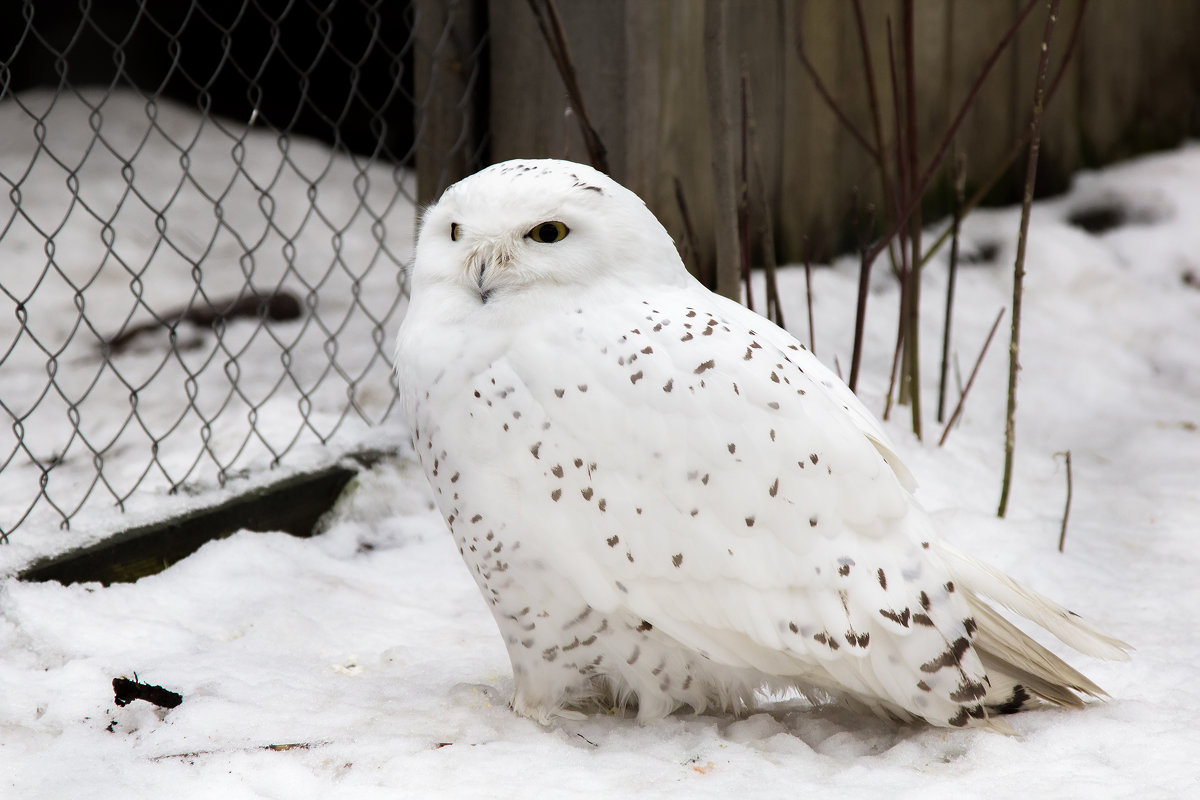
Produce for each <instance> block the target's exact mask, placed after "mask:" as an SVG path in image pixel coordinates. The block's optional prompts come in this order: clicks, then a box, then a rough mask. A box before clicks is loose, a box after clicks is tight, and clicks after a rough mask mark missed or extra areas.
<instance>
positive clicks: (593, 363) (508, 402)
mask: <svg viewBox="0 0 1200 800" xmlns="http://www.w3.org/2000/svg"><path fill="white" fill-rule="evenodd" d="M564 319H565V320H566V325H565V327H564V325H563V324H562V322H563V320H564ZM516 341H517V343H516V344H515V345H514V346H513V347H511V348H509V349H508V350H507V351H506V352H505V354H504V355H503V356H501V357H499V358H497V359H496V360H495V361H493V362H492V364H491V366H490V367H489V370H488V373H487V374H486V375H483V376H479V377H478V378H477V379H476V381H477V383H478V385H479V386H480V387H482V390H483V391H482V393H483V397H482V400H484V401H485V402H488V401H489V397H488V395H489V393H493V394H494V395H495V397H494V398H492V400H493V401H494V402H488V414H486V415H483V416H484V417H486V418H487V421H486V422H481V421H479V420H477V419H476V418H475V417H474V416H472V419H473V420H474V421H475V422H478V424H480V425H484V424H486V425H494V424H495V421H496V419H499V418H500V417H504V419H505V420H506V421H505V422H504V425H505V426H506V427H505V430H506V431H509V430H519V431H520V432H521V434H522V435H524V436H525V437H526V438H529V439H530V441H529V442H523V441H522V442H521V444H520V446H511V442H509V445H510V446H506V447H504V448H502V449H501V450H498V451H497V452H496V453H494V454H492V455H491V456H487V455H484V456H483V457H484V459H485V460H489V459H490V467H491V468H492V469H495V470H497V471H498V472H501V473H503V474H505V475H508V476H509V477H510V479H511V481H512V491H513V497H515V498H519V500H512V501H511V502H512V503H513V506H512V507H513V509H514V510H515V509H517V508H519V513H520V516H521V518H522V519H523V520H524V527H525V530H523V531H522V532H521V535H522V536H524V537H536V538H537V539H538V541H537V546H538V547H539V548H540V549H543V550H544V551H546V552H548V553H553V554H554V556H553V558H554V559H556V560H557V561H558V563H559V564H562V565H563V566H564V567H566V568H569V570H570V574H571V575H572V577H573V578H574V580H575V581H576V583H577V585H578V587H579V589H580V591H581V592H582V593H583V595H584V597H585V599H586V600H587V601H588V603H589V604H590V605H592V606H593V607H595V608H597V609H600V610H602V611H605V612H608V613H618V612H619V613H623V614H626V615H628V616H631V617H633V618H641V619H644V620H646V621H647V622H649V623H651V624H652V625H653V626H654V627H655V628H657V629H658V631H659V632H660V633H661V634H663V635H666V636H669V637H671V638H673V639H675V640H676V641H678V642H679V643H681V644H683V645H684V646H686V647H688V648H690V649H692V650H694V651H696V652H697V653H699V654H700V655H701V656H702V657H705V658H709V659H712V660H714V661H717V662H720V663H722V664H726V665H729V666H732V667H750V668H754V669H757V670H760V671H762V672H765V673H767V674H772V675H780V676H794V677H796V678H802V679H804V680H805V681H807V682H809V683H812V684H816V685H818V686H823V687H825V688H829V689H834V690H840V691H845V692H848V693H850V694H852V695H855V696H858V697H860V698H864V699H868V698H871V699H873V698H879V699H881V700H882V701H883V702H884V703H885V704H886V705H887V707H889V708H892V709H893V710H894V709H897V708H898V709H910V710H911V709H914V708H926V709H928V710H929V711H930V712H932V715H933V717H936V716H938V715H942V716H943V717H944V718H945V719H950V718H952V717H954V716H955V715H958V716H959V717H961V718H962V720H963V721H965V719H966V718H965V716H963V713H964V712H963V708H966V707H971V708H976V707H977V698H978V697H980V696H981V695H982V694H983V692H984V689H983V682H984V681H985V680H986V679H985V675H984V669H983V666H982V665H981V663H980V662H979V659H978V658H977V656H976V655H975V653H974V652H973V651H972V650H971V648H970V646H969V643H970V638H971V635H972V633H973V622H972V621H971V619H970V610H969V608H968V606H967V604H966V601H965V600H964V599H963V597H962V596H961V594H959V593H956V592H955V587H954V585H953V583H952V582H951V581H950V580H949V577H948V574H947V571H946V568H945V566H944V565H943V564H941V563H940V562H939V558H938V556H937V554H936V552H934V551H932V550H931V549H930V548H929V545H928V540H929V536H930V533H931V532H930V530H929V523H928V520H927V518H926V516H925V515H924V513H923V512H922V511H921V510H920V509H919V507H917V506H916V504H915V502H914V500H913V499H912V497H911V495H910V493H909V491H908V489H907V488H906V483H907V481H908V480H909V479H908V478H907V472H906V471H903V472H900V473H898V472H897V470H896V468H895V466H894V465H895V464H898V463H899V462H898V459H895V458H894V456H892V455H891V450H890V448H889V447H887V445H886V439H885V437H884V436H883V434H882V431H880V430H879V429H878V427H877V425H876V424H875V423H874V421H873V420H872V419H871V417H870V415H869V413H867V412H866V411H865V409H862V408H861V406H860V405H859V404H858V401H857V400H856V399H854V398H853V395H852V394H850V393H849V391H848V390H845V389H844V387H841V384H840V383H839V382H836V381H835V380H832V379H831V378H832V376H831V375H830V374H829V373H828V370H826V369H825V368H824V367H822V366H820V365H819V362H817V361H816V359H815V358H814V357H812V356H811V354H809V353H808V352H807V351H806V350H804V349H803V348H801V347H800V346H799V345H798V344H797V343H796V342H795V341H794V340H793V339H791V337H790V336H788V335H787V334H786V333H784V332H783V331H781V330H780V329H778V328H774V327H773V326H770V323H768V322H766V321H765V320H763V319H762V318H761V317H758V316H757V315H754V314H752V313H751V312H748V311H746V310H745V309H742V308H741V307H740V306H736V305H733V306H731V305H728V304H725V303H723V302H720V301H715V300H714V299H713V297H712V296H711V295H708V293H707V292H704V293H698V292H692V291H679V292H676V293H674V294H668V295H667V296H665V297H663V296H656V299H655V301H654V303H653V304H652V303H649V302H645V303H635V304H634V305H633V306H632V307H631V306H630V305H629V304H625V305H600V306H598V307H596V308H592V309H584V308H580V309H578V310H574V311H573V312H572V310H567V313H565V314H564V315H563V316H558V315H556V316H555V317H554V319H553V320H552V321H547V322H546V324H545V325H544V326H539V325H537V324H531V325H527V326H525V327H524V328H523V329H522V332H521V333H520V334H519V336H518V339H517V340H516ZM839 387H841V388H839ZM493 411H494V412H495V415H493V414H492V412H493ZM496 415H498V416H496ZM509 417H511V419H509ZM510 423H511V425H510ZM464 435H469V436H472V437H473V438H474V440H475V441H476V442H478V441H481V440H482V439H484V438H486V437H484V436H482V435H479V436H476V435H475V434H474V433H471V432H469V431H468V432H466V433H465V434H464ZM901 469H902V468H901ZM920 713H922V715H924V716H928V714H927V713H926V712H925V711H922V712H920Z"/></svg>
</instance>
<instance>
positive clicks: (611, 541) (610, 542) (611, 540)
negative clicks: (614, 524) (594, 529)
mask: <svg viewBox="0 0 1200 800" xmlns="http://www.w3.org/2000/svg"><path fill="white" fill-rule="evenodd" d="M604 541H606V542H608V546H609V547H616V546H617V543H618V542H620V541H621V537H620V536H616V535H614V536H610V537H608V538H607V539H605V540H604Z"/></svg>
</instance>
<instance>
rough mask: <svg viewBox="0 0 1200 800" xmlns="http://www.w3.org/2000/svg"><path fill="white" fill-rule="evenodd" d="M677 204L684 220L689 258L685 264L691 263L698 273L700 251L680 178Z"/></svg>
mask: <svg viewBox="0 0 1200 800" xmlns="http://www.w3.org/2000/svg"><path fill="white" fill-rule="evenodd" d="M675 202H676V203H677V204H678V205H679V216H680V217H681V218H682V219H683V246H684V248H685V249H686V251H687V256H688V258H686V259H685V262H686V261H691V262H692V269H693V270H694V271H695V272H697V273H698V272H699V271H700V265H699V264H697V263H696V257H697V254H698V253H699V252H700V251H699V250H697V249H696V231H695V229H693V228H692V217H691V214H689V213H688V207H687V197H686V196H685V195H684V193H683V183H681V182H680V180H679V177H678V176H676V177H675Z"/></svg>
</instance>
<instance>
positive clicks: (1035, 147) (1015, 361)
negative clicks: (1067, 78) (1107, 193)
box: [996, 0, 1059, 517]
mask: <svg viewBox="0 0 1200 800" xmlns="http://www.w3.org/2000/svg"><path fill="white" fill-rule="evenodd" d="M1048 6H1049V7H1048V11H1047V14H1046V28H1045V31H1044V32H1043V33H1042V54H1041V58H1040V59H1038V71H1037V83H1036V85H1035V86H1034V90H1033V117H1032V119H1031V120H1030V122H1029V127H1030V134H1029V161H1028V162H1027V164H1026V168H1025V195H1024V197H1023V198H1022V199H1021V229H1020V233H1019V234H1018V235H1017V258H1016V262H1015V263H1014V264H1013V300H1012V310H1013V312H1012V338H1011V341H1010V343H1009V346H1008V405H1007V408H1006V410H1005V415H1004V479H1003V481H1002V482H1001V485H1000V506H999V508H998V509H997V510H996V515H997V516H1000V517H1003V516H1004V515H1005V513H1007V511H1008V495H1009V492H1010V490H1011V489H1012V471H1013V449H1014V443H1015V439H1016V416H1017V373H1019V372H1020V370H1021V362H1020V346H1021V294H1022V291H1023V290H1024V286H1025V245H1026V243H1027V241H1028V238H1029V217H1030V214H1031V211H1032V207H1033V187H1034V182H1035V181H1036V180H1037V165H1038V152H1039V151H1040V149H1041V143H1042V114H1043V112H1044V111H1045V105H1046V73H1047V71H1048V69H1049V63H1050V38H1051V36H1053V35H1054V23H1055V22H1057V21H1058V6H1059V0H1049V4H1048Z"/></svg>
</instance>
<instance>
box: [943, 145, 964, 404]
mask: <svg viewBox="0 0 1200 800" xmlns="http://www.w3.org/2000/svg"><path fill="white" fill-rule="evenodd" d="M966 183H967V168H966V158H965V157H964V156H963V154H962V153H959V154H958V155H957V157H955V159H954V218H953V222H952V223H951V228H950V230H951V231H952V232H953V236H952V237H951V239H950V268H949V271H948V275H947V277H946V314H945V317H944V319H945V324H944V325H943V327H942V364H941V369H940V370H939V372H938V410H937V420H938V422H945V420H946V383H947V379H948V377H949V374H948V373H949V371H950V327H951V325H950V323H951V320H952V318H953V314H954V286H955V283H956V282H957V278H958V233H959V228H960V227H961V225H962V203H963V194H964V192H965V191H966Z"/></svg>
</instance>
